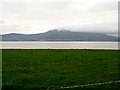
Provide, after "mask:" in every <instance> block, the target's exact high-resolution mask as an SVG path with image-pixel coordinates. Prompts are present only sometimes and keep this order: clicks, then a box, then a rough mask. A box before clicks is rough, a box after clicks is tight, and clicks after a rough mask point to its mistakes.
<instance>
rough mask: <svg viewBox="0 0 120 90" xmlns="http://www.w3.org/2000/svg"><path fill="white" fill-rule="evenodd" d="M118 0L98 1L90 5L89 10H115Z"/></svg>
mask: <svg viewBox="0 0 120 90" xmlns="http://www.w3.org/2000/svg"><path fill="white" fill-rule="evenodd" d="M117 1H118V0H105V1H104V2H98V3H96V4H95V5H94V6H92V7H91V8H90V9H89V10H90V11H92V12H109V11H117V9H118V2H117Z"/></svg>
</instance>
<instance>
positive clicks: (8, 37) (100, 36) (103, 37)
mask: <svg viewBox="0 0 120 90" xmlns="http://www.w3.org/2000/svg"><path fill="white" fill-rule="evenodd" d="M0 36H2V39H1V41H118V38H117V37H115V36H110V35H107V34H104V33H93V32H73V31H68V30H57V29H56V30H50V31H48V32H45V33H38V34H19V33H10V34H4V35H0Z"/></svg>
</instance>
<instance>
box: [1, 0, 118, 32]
mask: <svg viewBox="0 0 120 90" xmlns="http://www.w3.org/2000/svg"><path fill="white" fill-rule="evenodd" d="M118 1H119V0H1V1H0V29H1V30H2V34H5V33H26V34H27V33H29V34H32V33H42V32H46V31H48V30H52V29H56V28H60V29H62V28H63V29H71V30H73V31H89V32H106V33H117V30H118Z"/></svg>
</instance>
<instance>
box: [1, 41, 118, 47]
mask: <svg viewBox="0 0 120 90" xmlns="http://www.w3.org/2000/svg"><path fill="white" fill-rule="evenodd" d="M0 44H1V48H2V49H118V42H75V41H74V42H46V41H45V42H38V41H37V42H33V41H32V42H28V41H24V42H0Z"/></svg>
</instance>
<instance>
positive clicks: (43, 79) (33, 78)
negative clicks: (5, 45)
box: [2, 49, 120, 89]
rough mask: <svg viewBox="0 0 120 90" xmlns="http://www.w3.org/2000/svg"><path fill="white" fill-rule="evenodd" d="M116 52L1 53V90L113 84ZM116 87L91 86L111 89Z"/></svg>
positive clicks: (23, 51)
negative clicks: (8, 89) (111, 82)
mask: <svg viewBox="0 0 120 90" xmlns="http://www.w3.org/2000/svg"><path fill="white" fill-rule="evenodd" d="M118 52H119V51H117V50H77V49H75V50H74V49H67V50H60V49H58V50H56V49H46V50H45V49H43V50H42V49H41V50H40V49H39V50H30V49H29V50H27V49H21V50H20V49H19V50H16V49H15V50H2V57H3V59H2V65H3V66H2V67H3V68H2V74H3V77H2V79H3V83H2V84H3V89H5V88H24V89H25V88H26V89H30V88H39V89H43V88H60V87H61V86H63V87H66V86H74V85H85V84H93V83H102V82H109V81H117V80H119V77H118V73H119V71H118ZM119 84H120V83H113V84H109V85H102V86H101V85H100V86H91V87H102V88H112V87H117V86H119Z"/></svg>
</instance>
